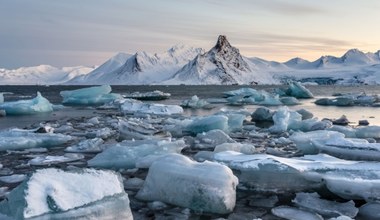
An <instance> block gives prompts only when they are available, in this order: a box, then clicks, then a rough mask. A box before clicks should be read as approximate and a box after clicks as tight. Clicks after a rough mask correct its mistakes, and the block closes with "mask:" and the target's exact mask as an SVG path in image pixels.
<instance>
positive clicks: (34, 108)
mask: <svg viewBox="0 0 380 220" xmlns="http://www.w3.org/2000/svg"><path fill="white" fill-rule="evenodd" d="M0 110H4V111H5V112H6V114H7V115H30V114H36V113H41V112H52V111H53V105H52V104H51V103H50V102H49V100H47V99H46V98H44V97H43V96H42V95H41V93H40V92H37V96H36V97H35V98H34V99H29V100H19V101H14V102H3V103H0Z"/></svg>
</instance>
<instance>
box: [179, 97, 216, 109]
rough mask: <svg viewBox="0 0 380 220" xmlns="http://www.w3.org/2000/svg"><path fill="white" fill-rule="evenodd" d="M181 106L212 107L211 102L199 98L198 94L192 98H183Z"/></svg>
mask: <svg viewBox="0 0 380 220" xmlns="http://www.w3.org/2000/svg"><path fill="white" fill-rule="evenodd" d="M181 106H182V107H184V108H195V109H197V108H210V103H208V102H207V101H206V100H204V99H199V98H198V96H196V95H194V96H192V97H191V99H186V100H183V101H182V103H181Z"/></svg>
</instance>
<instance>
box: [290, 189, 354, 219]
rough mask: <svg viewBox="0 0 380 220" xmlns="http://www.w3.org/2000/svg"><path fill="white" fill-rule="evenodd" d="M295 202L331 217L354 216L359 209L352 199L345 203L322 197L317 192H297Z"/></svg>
mask: <svg viewBox="0 0 380 220" xmlns="http://www.w3.org/2000/svg"><path fill="white" fill-rule="evenodd" d="M293 202H294V203H295V204H296V205H297V206H299V207H301V208H303V209H306V210H309V211H312V212H316V213H318V214H320V215H322V216H324V217H330V218H331V217H339V216H342V215H345V216H348V217H351V218H354V217H355V216H356V215H357V214H358V211H359V210H358V209H357V208H356V207H355V203H354V202H353V201H352V200H351V201H348V202H345V203H339V202H335V201H329V200H324V199H321V198H320V196H319V195H318V194H317V193H297V194H296V198H295V199H294V200H293Z"/></svg>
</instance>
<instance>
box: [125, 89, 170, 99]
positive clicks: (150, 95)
mask: <svg viewBox="0 0 380 220" xmlns="http://www.w3.org/2000/svg"><path fill="white" fill-rule="evenodd" d="M170 96H171V95H170V93H165V92H161V91H159V90H155V91H153V92H133V93H129V94H125V95H123V97H124V98H128V99H138V100H151V101H157V100H164V99H168V98H169V97H170Z"/></svg>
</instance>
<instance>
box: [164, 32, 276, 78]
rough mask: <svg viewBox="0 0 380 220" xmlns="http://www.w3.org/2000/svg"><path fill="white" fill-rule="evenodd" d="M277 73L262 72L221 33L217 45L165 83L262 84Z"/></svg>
mask: <svg viewBox="0 0 380 220" xmlns="http://www.w3.org/2000/svg"><path fill="white" fill-rule="evenodd" d="M272 82H273V77H272V76H269V75H268V74H266V73H259V71H258V69H257V68H256V66H255V65H254V63H252V62H250V61H249V60H248V59H247V58H244V57H243V56H241V54H240V52H239V49H237V48H236V47H233V46H231V44H230V43H229V42H228V40H227V38H226V36H223V35H221V36H219V38H218V41H217V43H216V45H215V46H214V47H213V48H212V49H211V50H209V51H208V52H207V53H204V54H199V55H198V56H197V57H195V59H193V60H192V61H190V62H189V63H188V64H187V65H185V66H184V67H183V68H182V69H180V70H179V71H178V72H177V73H176V74H175V75H174V77H173V78H172V79H170V80H167V81H164V82H163V84H180V83H182V84H192V85H194V84H224V85H231V84H258V83H272Z"/></svg>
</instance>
